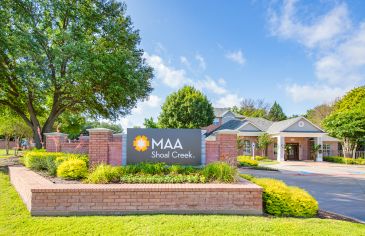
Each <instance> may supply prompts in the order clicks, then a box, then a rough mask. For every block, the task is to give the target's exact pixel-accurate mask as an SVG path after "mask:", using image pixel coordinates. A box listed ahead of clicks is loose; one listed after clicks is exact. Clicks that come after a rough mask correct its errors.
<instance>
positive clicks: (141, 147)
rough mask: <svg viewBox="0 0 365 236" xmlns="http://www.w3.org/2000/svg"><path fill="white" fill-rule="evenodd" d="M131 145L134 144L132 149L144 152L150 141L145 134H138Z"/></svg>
mask: <svg viewBox="0 0 365 236" xmlns="http://www.w3.org/2000/svg"><path fill="white" fill-rule="evenodd" d="M133 146H134V149H136V151H138V152H144V151H146V150H147V148H148V147H149V146H150V141H149V140H148V138H147V137H146V136H144V135H142V136H141V135H138V136H137V137H135V138H134V140H133Z"/></svg>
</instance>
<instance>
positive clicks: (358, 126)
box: [323, 108, 365, 157]
mask: <svg viewBox="0 0 365 236" xmlns="http://www.w3.org/2000/svg"><path fill="white" fill-rule="evenodd" d="M323 125H324V127H325V128H326V131H327V132H328V133H329V134H330V135H331V136H334V137H336V138H339V139H341V140H342V144H343V145H342V147H343V154H344V156H345V157H350V156H352V157H355V151H356V149H357V146H358V144H359V142H360V141H363V140H364V139H365V112H364V110H363V109H360V108H356V109H353V110H348V111H340V112H334V113H332V114H331V115H329V116H328V117H326V119H325V120H324V122H323Z"/></svg>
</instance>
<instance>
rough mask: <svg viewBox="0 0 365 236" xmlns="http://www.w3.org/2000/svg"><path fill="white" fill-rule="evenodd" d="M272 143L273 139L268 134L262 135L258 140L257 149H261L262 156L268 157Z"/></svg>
mask: <svg viewBox="0 0 365 236" xmlns="http://www.w3.org/2000/svg"><path fill="white" fill-rule="evenodd" d="M271 143H272V139H271V137H270V135H269V134H268V133H264V134H263V135H260V136H259V137H258V139H257V147H258V148H259V149H261V152H262V156H266V155H267V148H268V146H269V145H270V144H271Z"/></svg>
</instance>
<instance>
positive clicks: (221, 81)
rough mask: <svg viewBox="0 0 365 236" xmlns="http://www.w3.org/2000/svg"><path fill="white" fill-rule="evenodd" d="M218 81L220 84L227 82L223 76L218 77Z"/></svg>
mask: <svg viewBox="0 0 365 236" xmlns="http://www.w3.org/2000/svg"><path fill="white" fill-rule="evenodd" d="M218 83H219V84H221V85H225V84H226V83H227V82H226V81H225V80H224V79H223V78H219V80H218Z"/></svg>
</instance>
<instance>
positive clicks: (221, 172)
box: [202, 162, 237, 183]
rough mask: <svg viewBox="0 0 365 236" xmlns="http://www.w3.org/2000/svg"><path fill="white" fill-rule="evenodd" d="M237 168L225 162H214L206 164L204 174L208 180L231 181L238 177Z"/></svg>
mask: <svg viewBox="0 0 365 236" xmlns="http://www.w3.org/2000/svg"><path fill="white" fill-rule="evenodd" d="M236 174H237V170H236V169H235V168H233V167H231V166H230V165H228V164H227V163H225V162H214V163H210V164H208V165H206V166H205V167H204V168H203V170H202V175H203V176H204V177H205V178H206V180H207V181H217V182H223V183H231V182H234V181H235V179H236Z"/></svg>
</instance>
